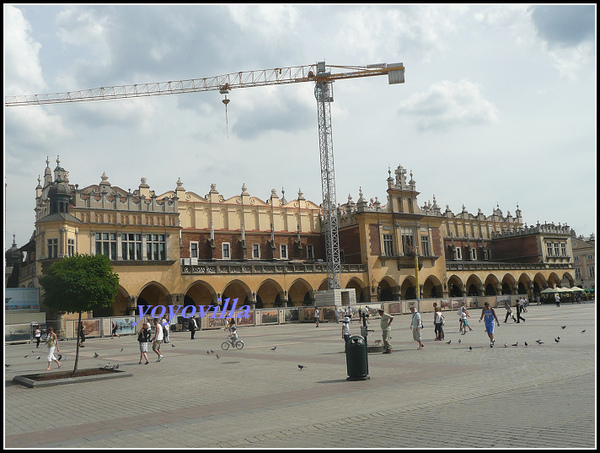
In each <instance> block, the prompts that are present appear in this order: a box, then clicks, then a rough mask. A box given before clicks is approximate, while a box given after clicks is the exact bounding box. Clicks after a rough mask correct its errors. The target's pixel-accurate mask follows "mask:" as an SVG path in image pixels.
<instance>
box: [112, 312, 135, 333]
mask: <svg viewBox="0 0 600 453" xmlns="http://www.w3.org/2000/svg"><path fill="white" fill-rule="evenodd" d="M111 321H112V322H114V323H115V324H116V325H117V334H118V335H125V334H130V333H135V332H136V330H135V327H136V326H134V325H133V323H134V322H135V316H131V317H127V318H112V319H111Z"/></svg>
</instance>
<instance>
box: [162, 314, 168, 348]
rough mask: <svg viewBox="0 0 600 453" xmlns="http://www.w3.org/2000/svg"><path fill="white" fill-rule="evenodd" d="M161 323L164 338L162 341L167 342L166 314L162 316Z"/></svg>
mask: <svg viewBox="0 0 600 453" xmlns="http://www.w3.org/2000/svg"><path fill="white" fill-rule="evenodd" d="M161 324H162V329H163V335H164V338H165V339H164V342H165V343H169V317H168V316H167V315H165V316H164V317H163V319H162V321H161Z"/></svg>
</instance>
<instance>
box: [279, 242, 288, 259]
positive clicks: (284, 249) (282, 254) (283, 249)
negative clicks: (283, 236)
mask: <svg viewBox="0 0 600 453" xmlns="http://www.w3.org/2000/svg"><path fill="white" fill-rule="evenodd" d="M279 255H280V258H281V259H282V260H287V259H288V249H287V245H285V244H282V245H280V246H279Z"/></svg>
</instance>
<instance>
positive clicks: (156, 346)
mask: <svg viewBox="0 0 600 453" xmlns="http://www.w3.org/2000/svg"><path fill="white" fill-rule="evenodd" d="M163 338H164V337H163V330H162V326H161V325H160V323H159V322H158V318H154V339H153V340H152V350H153V351H154V352H156V355H157V356H158V359H156V361H157V362H160V361H161V360H162V359H163V357H164V356H163V355H162V354H161V352H160V345H161V343H162V342H163Z"/></svg>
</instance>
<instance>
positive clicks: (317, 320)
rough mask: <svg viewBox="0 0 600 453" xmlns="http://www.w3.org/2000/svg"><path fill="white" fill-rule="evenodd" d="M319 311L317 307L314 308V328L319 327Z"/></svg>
mask: <svg viewBox="0 0 600 453" xmlns="http://www.w3.org/2000/svg"><path fill="white" fill-rule="evenodd" d="M320 313H321V311H320V310H319V308H318V307H315V327H319V314H320Z"/></svg>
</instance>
